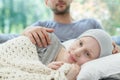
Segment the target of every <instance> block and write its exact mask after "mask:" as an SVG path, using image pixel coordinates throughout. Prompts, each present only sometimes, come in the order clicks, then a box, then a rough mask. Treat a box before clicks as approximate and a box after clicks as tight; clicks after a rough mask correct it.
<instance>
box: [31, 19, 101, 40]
mask: <svg viewBox="0 0 120 80" xmlns="http://www.w3.org/2000/svg"><path fill="white" fill-rule="evenodd" d="M32 26H42V27H47V28H53V29H54V30H55V31H54V33H55V35H56V36H57V37H58V38H59V39H60V41H61V42H64V41H67V40H69V39H74V38H77V37H78V36H79V35H81V34H82V33H83V32H85V31H86V30H89V29H102V26H101V25H100V23H99V22H97V21H96V20H95V19H82V20H79V21H75V22H73V23H70V24H61V23H58V22H55V21H43V22H42V21H38V22H36V23H34V24H32Z"/></svg>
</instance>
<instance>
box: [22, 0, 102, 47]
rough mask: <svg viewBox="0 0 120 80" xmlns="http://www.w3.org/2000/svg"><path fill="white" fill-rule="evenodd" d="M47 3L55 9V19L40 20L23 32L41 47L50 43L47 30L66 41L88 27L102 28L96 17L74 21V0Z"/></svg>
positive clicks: (51, 0) (55, 0)
mask: <svg viewBox="0 0 120 80" xmlns="http://www.w3.org/2000/svg"><path fill="white" fill-rule="evenodd" d="M45 3H46V5H47V6H48V7H50V9H51V10H52V11H53V15H54V17H53V20H51V21H45V22H41V21H38V22H36V23H34V24H33V25H32V26H37V27H31V28H27V29H26V30H25V31H24V32H23V35H26V36H28V37H29V38H30V39H31V41H32V42H33V43H34V44H37V45H38V46H39V47H42V46H43V47H46V46H47V45H49V44H50V39H49V35H48V33H47V32H53V31H54V33H55V34H56V35H57V37H58V38H59V39H60V41H61V42H64V41H66V40H69V39H74V38H76V37H78V36H79V35H80V34H81V33H83V32H84V31H86V30H88V29H96V28H99V29H102V27H101V25H100V24H99V23H98V22H97V21H96V20H94V19H83V20H79V21H74V20H73V19H72V17H71V15H70V4H71V3H72V0H45ZM40 26H41V27H40ZM42 38H44V39H42Z"/></svg>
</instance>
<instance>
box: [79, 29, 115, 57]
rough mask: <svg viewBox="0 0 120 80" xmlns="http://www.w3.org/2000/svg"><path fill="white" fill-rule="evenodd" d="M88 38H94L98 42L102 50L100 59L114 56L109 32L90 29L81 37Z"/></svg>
mask: <svg viewBox="0 0 120 80" xmlns="http://www.w3.org/2000/svg"><path fill="white" fill-rule="evenodd" d="M87 36H90V37H93V38H95V39H96V40H97V41H98V43H99V46H100V48H101V50H100V56H99V57H104V56H107V55H111V54H112V50H113V46H112V39H111V36H110V35H109V34H108V33H107V32H105V31H104V30H102V29H90V30H88V31H86V32H84V33H83V34H82V35H80V36H79V38H81V37H87Z"/></svg>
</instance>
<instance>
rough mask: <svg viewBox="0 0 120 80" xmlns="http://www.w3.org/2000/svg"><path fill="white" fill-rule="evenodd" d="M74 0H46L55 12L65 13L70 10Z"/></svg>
mask: <svg viewBox="0 0 120 80" xmlns="http://www.w3.org/2000/svg"><path fill="white" fill-rule="evenodd" d="M71 2H72V0H46V4H47V5H48V6H49V7H50V8H51V9H52V11H53V12H54V13H55V14H65V13H67V12H69V8H70V3H71Z"/></svg>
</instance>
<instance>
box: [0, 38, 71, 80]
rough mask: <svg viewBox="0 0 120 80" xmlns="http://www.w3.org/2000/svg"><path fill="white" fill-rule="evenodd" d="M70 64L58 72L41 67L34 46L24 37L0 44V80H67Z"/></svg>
mask: <svg viewBox="0 0 120 80" xmlns="http://www.w3.org/2000/svg"><path fill="white" fill-rule="evenodd" d="M70 68H71V65H70V64H64V65H63V66H62V67H61V68H59V69H58V70H52V69H50V68H48V67H46V66H45V65H43V64H42V63H41V62H40V61H39V58H38V54H37V50H36V46H35V45H34V44H32V42H31V41H30V40H29V39H28V38H27V37H25V36H20V37H18V38H15V39H12V40H9V41H7V42H5V43H3V44H0V80H67V78H66V76H65V75H66V74H67V72H68V71H69V70H70Z"/></svg>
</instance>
